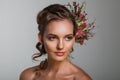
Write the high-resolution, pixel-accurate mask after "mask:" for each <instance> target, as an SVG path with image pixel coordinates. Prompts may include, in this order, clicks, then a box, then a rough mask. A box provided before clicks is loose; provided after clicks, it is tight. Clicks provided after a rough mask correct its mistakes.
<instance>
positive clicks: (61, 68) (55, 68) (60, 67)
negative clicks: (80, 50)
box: [47, 59, 70, 74]
mask: <svg viewBox="0 0 120 80" xmlns="http://www.w3.org/2000/svg"><path fill="white" fill-rule="evenodd" d="M69 65H70V61H69V59H65V60H63V61H55V60H51V59H48V66H47V70H48V71H49V72H54V73H56V74H57V73H62V72H65V70H66V67H68V66H69Z"/></svg>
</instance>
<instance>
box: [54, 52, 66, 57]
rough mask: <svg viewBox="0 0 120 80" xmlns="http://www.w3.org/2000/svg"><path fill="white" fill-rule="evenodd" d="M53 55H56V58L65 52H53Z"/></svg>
mask: <svg viewBox="0 0 120 80" xmlns="http://www.w3.org/2000/svg"><path fill="white" fill-rule="evenodd" d="M55 54H56V55H57V56H63V55H64V54H65V52H55Z"/></svg>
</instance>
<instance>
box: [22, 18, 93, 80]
mask: <svg viewBox="0 0 120 80" xmlns="http://www.w3.org/2000/svg"><path fill="white" fill-rule="evenodd" d="M38 37H39V41H40V42H41V43H42V44H43V45H44V47H45V50H46V52H47V54H48V66H47V68H46V69H45V70H42V69H40V68H39V65H38V66H35V67H31V68H28V69H26V70H24V71H23V72H22V73H21V76H20V80H92V79H91V78H90V77H89V76H88V74H86V73H85V72H84V71H83V70H82V69H80V68H78V67H77V66H76V65H74V64H72V63H71V62H70V61H69V59H68V55H69V54H70V52H71V50H72V47H73V45H74V42H75V37H74V35H73V25H72V22H71V21H69V20H67V19H64V20H58V21H52V22H51V23H49V24H48V26H47V28H46V30H45V33H44V35H43V37H42V36H41V34H39V35H38ZM56 52H62V55H57V53H56Z"/></svg>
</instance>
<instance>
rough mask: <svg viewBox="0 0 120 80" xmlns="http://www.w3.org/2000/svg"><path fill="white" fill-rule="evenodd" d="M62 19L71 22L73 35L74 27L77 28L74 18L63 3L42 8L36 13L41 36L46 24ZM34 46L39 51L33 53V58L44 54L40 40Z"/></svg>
mask: <svg viewBox="0 0 120 80" xmlns="http://www.w3.org/2000/svg"><path fill="white" fill-rule="evenodd" d="M63 19H68V20H70V21H71V22H72V23H73V26H74V30H73V33H74V35H75V32H76V29H77V25H76V22H75V18H74V16H73V14H72V13H71V12H70V11H69V10H68V9H67V8H66V7H65V6H64V5H60V4H52V5H50V6H48V7H46V8H44V9H43V10H42V11H40V12H39V13H38V15H37V24H38V30H39V31H40V33H41V35H42V36H43V35H44V31H45V28H46V26H47V25H48V24H49V23H50V22H51V21H55V20H63ZM36 48H37V49H38V50H39V52H40V53H36V54H34V55H33V57H32V58H33V60H35V59H36V58H38V57H40V56H42V55H43V54H46V51H45V49H44V45H41V43H40V42H38V43H37V44H36Z"/></svg>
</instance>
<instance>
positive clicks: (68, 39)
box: [65, 36, 73, 41]
mask: <svg viewBox="0 0 120 80" xmlns="http://www.w3.org/2000/svg"><path fill="white" fill-rule="evenodd" d="M65 39H66V41H70V40H72V39H73V36H67V37H66V38H65Z"/></svg>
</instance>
